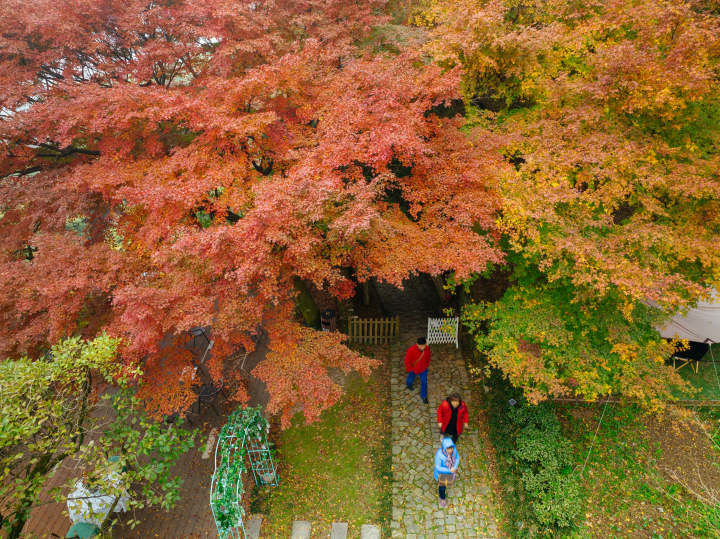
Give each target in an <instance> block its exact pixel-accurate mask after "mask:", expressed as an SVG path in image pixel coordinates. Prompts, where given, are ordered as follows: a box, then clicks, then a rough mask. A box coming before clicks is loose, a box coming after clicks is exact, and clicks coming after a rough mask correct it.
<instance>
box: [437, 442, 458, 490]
mask: <svg viewBox="0 0 720 539" xmlns="http://www.w3.org/2000/svg"><path fill="white" fill-rule="evenodd" d="M449 448H452V451H454V452H455V468H456V469H457V467H458V464H460V455H459V454H458V452H457V449H456V447H455V444H454V443H453V441H452V438H443V441H442V445H441V447H440V449H438V450H437V453H435V472H434V473H433V477H434V478H435V481H437V480H438V476H439V475H440V474H441V473H450V468H448V467H447V466H445V460H446V459H447V452H448V451H449Z"/></svg>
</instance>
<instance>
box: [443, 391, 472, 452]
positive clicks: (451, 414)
mask: <svg viewBox="0 0 720 539" xmlns="http://www.w3.org/2000/svg"><path fill="white" fill-rule="evenodd" d="M437 420H438V427H440V432H442V433H443V434H444V435H445V436H451V437H452V440H453V443H456V442H457V439H458V436H460V434H461V433H462V431H463V429H464V428H465V427H466V426H467V423H468V409H467V406H465V403H464V402H463V400H462V399H461V398H460V395H459V394H458V393H453V394H452V395H450V396H449V397H448V398H447V399H445V400H444V401H442V402H441V403H440V406H438V409H437Z"/></svg>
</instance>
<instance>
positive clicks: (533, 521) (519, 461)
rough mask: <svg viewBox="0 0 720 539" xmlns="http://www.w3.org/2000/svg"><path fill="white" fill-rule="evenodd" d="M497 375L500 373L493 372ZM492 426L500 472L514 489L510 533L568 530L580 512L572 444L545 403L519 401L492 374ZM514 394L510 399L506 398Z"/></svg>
mask: <svg viewBox="0 0 720 539" xmlns="http://www.w3.org/2000/svg"><path fill="white" fill-rule="evenodd" d="M497 378H500V377H497ZM493 386H494V392H493V395H492V398H491V401H490V403H489V404H490V406H489V413H490V432H491V436H492V438H493V442H494V444H495V446H496V449H497V450H498V452H499V453H500V455H501V457H503V460H504V461H505V462H506V465H505V466H503V467H502V472H501V473H502V478H503V481H504V483H505V485H506V490H508V491H512V493H513V494H512V497H511V500H510V501H511V503H512V507H509V509H510V513H511V515H510V517H511V520H512V521H513V522H514V523H515V525H516V530H514V531H515V533H513V535H520V536H523V535H530V536H550V537H556V536H558V535H562V534H564V533H566V532H570V531H571V530H572V529H573V528H574V527H575V525H576V523H577V522H578V519H579V518H580V517H581V515H582V514H583V512H584V495H583V491H582V488H581V485H580V478H579V475H578V474H576V473H575V471H574V470H573V454H572V452H573V447H572V444H571V443H570V441H569V440H568V439H567V438H565V437H564V436H563V434H562V430H561V427H560V422H559V421H558V418H557V416H556V415H555V412H554V410H553V408H552V406H551V405H550V404H549V403H543V404H540V405H537V406H533V405H529V404H527V403H525V402H524V401H523V399H522V398H521V397H520V395H519V392H518V391H517V390H514V389H512V388H510V387H508V385H507V382H505V381H503V380H498V379H495V380H493ZM511 398H513V399H514V401H512V402H515V404H514V405H511V404H509V403H508V401H509V400H510V399H511Z"/></svg>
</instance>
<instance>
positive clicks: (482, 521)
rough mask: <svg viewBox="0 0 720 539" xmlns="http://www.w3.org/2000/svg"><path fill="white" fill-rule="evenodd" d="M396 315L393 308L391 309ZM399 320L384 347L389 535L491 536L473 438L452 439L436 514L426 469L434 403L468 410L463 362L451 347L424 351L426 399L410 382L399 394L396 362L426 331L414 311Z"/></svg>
mask: <svg viewBox="0 0 720 539" xmlns="http://www.w3.org/2000/svg"><path fill="white" fill-rule="evenodd" d="M398 310H399V309H398ZM399 314H400V316H401V320H400V328H401V335H400V338H399V339H398V340H397V342H396V343H395V344H394V345H393V347H392V352H393V359H392V362H393V364H392V380H391V392H392V407H393V411H392V443H393V447H392V453H393V455H392V465H393V493H392V501H393V509H392V523H391V530H392V537H403V538H406V539H431V538H432V539H443V538H445V539H453V538H458V539H459V538H476V537H477V538H485V537H499V535H498V530H497V525H496V522H495V517H494V511H493V506H492V498H491V496H492V495H491V493H490V490H489V487H488V485H489V482H488V480H487V472H486V468H485V456H484V455H483V452H482V444H481V443H480V441H479V439H478V435H477V432H476V431H475V430H474V429H472V428H470V429H469V431H466V432H465V433H463V435H462V436H461V437H460V439H459V440H458V452H459V453H460V457H461V462H460V468H459V473H458V477H457V479H456V481H455V484H454V485H453V486H452V487H450V488H449V489H448V505H447V507H445V508H444V509H439V508H438V497H437V484H436V483H435V481H434V480H433V476H432V471H433V465H434V456H435V451H436V450H437V448H438V447H439V443H440V431H439V429H438V427H437V420H436V415H435V411H436V409H437V406H438V404H439V403H440V401H441V400H442V399H444V398H445V397H447V395H448V394H450V393H452V392H453V391H459V392H460V394H461V395H462V397H463V399H464V400H465V402H466V403H467V405H468V408H469V409H470V414H471V419H470V426H471V427H472V425H473V417H472V413H473V403H472V399H471V394H470V387H469V383H468V377H467V372H466V370H465V363H464V361H463V358H462V355H461V353H460V351H459V350H456V349H455V347H454V346H452V347H450V346H438V345H435V346H433V347H432V351H433V357H432V362H431V364H430V369H429V371H428V400H429V401H430V404H423V402H422V401H421V400H420V396H419V387H420V382H419V381H418V380H416V382H415V388H414V390H413V392H412V393H410V392H409V391H407V390H406V389H405V369H404V366H403V361H402V358H403V357H404V352H405V350H406V348H407V347H408V346H410V345H411V344H412V343H413V342H414V341H415V339H417V337H418V336H420V335H424V334H425V331H426V325H427V318H426V317H425V315H424V314H421V313H417V312H415V313H412V314H407V313H406V314H403V313H399Z"/></svg>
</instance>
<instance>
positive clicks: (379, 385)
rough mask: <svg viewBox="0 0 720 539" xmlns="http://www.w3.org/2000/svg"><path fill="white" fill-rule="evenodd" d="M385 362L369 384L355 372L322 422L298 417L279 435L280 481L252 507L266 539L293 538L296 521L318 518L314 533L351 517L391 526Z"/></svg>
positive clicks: (355, 531)
mask: <svg viewBox="0 0 720 539" xmlns="http://www.w3.org/2000/svg"><path fill="white" fill-rule="evenodd" d="M384 368H385V366H382V367H380V369H379V370H378V371H376V372H375V374H374V375H373V377H371V379H370V381H368V382H364V381H362V379H360V378H359V377H358V376H355V375H351V376H350V377H349V378H348V381H347V384H346V394H345V396H344V397H343V398H342V400H341V401H340V402H339V403H337V404H336V405H335V406H333V407H332V408H330V409H329V410H326V411H325V412H324V413H323V414H322V416H321V419H320V420H319V421H317V422H316V423H314V424H312V425H305V423H304V420H303V419H302V418H301V417H296V418H295V420H294V421H293V424H292V426H291V427H290V428H288V429H287V430H285V431H283V432H282V433H281V434H280V436H279V440H278V455H277V461H278V463H279V477H280V484H279V486H278V487H275V488H267V489H262V490H260V491H256V493H255V499H254V500H253V503H252V510H253V512H259V513H263V514H264V515H265V519H264V523H263V536H264V537H289V536H290V529H291V527H292V522H293V521H294V520H310V521H312V522H313V536H315V535H318V536H320V534H325V536H327V535H328V534H329V532H330V526H331V523H332V522H333V521H337V522H348V524H349V528H350V536H358V535H359V530H360V526H361V525H362V524H378V525H380V526H382V527H383V531H384V533H387V532H388V529H389V513H390V509H391V506H390V504H391V482H390V479H391V478H390V473H391V472H390V468H391V454H390V446H389V441H390V417H389V411H390V410H389V405H388V401H389V381H388V379H387V376H386V375H385V373H384Z"/></svg>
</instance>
